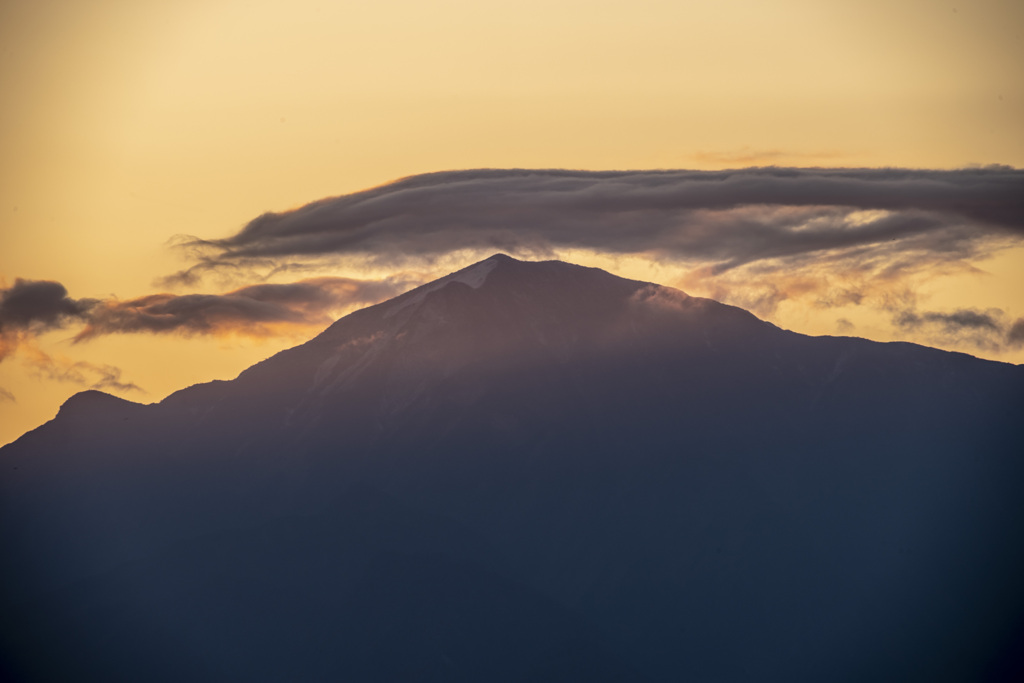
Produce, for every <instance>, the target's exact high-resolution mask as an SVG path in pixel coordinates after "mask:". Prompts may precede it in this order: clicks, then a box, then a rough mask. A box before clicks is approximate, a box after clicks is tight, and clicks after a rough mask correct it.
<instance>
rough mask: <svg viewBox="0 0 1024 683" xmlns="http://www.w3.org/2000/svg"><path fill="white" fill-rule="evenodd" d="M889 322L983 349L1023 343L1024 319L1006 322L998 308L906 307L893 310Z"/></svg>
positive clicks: (1003, 347)
mask: <svg viewBox="0 0 1024 683" xmlns="http://www.w3.org/2000/svg"><path fill="white" fill-rule="evenodd" d="M893 325H895V326H896V327H897V328H899V329H901V330H905V331H914V332H921V333H923V334H925V335H930V336H934V337H936V339H937V340H938V341H942V342H945V343H950V342H957V343H960V344H966V345H969V346H974V347H976V348H979V349H984V350H986V351H993V352H998V351H1001V350H1004V349H1005V348H1007V347H1009V348H1016V347H1020V346H1024V318H1017V319H1016V320H1015V321H1014V322H1012V323H1010V322H1008V321H1007V318H1006V314H1005V313H1004V312H1003V311H1002V310H1000V309H998V308H990V309H988V310H985V311H982V310H978V309H973V308H960V309H957V310H954V311H950V312H941V311H924V312H919V311H916V310H914V309H912V308H910V309H904V310H902V311H899V312H898V313H896V314H895V315H894V316H893Z"/></svg>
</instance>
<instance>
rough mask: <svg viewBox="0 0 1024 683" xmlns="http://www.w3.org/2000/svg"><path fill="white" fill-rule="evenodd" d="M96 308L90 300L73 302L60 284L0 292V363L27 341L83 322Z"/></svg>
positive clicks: (17, 285) (36, 283)
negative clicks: (70, 323)
mask: <svg viewBox="0 0 1024 683" xmlns="http://www.w3.org/2000/svg"><path fill="white" fill-rule="evenodd" d="M95 305H96V301H94V300H92V299H72V298H71V297H69V296H68V290H67V289H66V288H65V287H64V285H62V284H61V283H59V282H52V281H49V280H22V279H21V278H18V279H16V280H15V281H14V285H13V286H12V287H7V288H0V361H3V359H4V358H6V357H7V356H8V355H10V354H11V353H13V352H14V351H15V350H16V349H17V348H18V347H19V346H21V345H22V344H23V343H24V342H25V340H26V339H28V338H31V337H33V336H35V335H37V334H39V333H41V332H45V331H47V330H52V329H55V328H59V327H62V326H63V325H65V324H66V323H67V322H69V321H71V320H81V319H84V317H85V316H86V315H88V312H89V310H90V309H92V307H93V306H95Z"/></svg>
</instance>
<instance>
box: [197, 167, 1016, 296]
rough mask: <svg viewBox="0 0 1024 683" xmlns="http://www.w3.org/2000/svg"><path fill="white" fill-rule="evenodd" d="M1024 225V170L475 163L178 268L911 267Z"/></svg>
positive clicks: (307, 212)
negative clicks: (534, 260) (345, 263)
mask: <svg viewBox="0 0 1024 683" xmlns="http://www.w3.org/2000/svg"><path fill="white" fill-rule="evenodd" d="M1022 237H1024V171H1019V170H1016V169H1012V168H1003V167H997V168H976V169H963V170H957V171H932V170H906V169H792V168H751V169H743V170H734V171H629V172H585V171H556V170H547V171H530V170H504V171H503V170H473V171H452V172H443V173H433V174H427V175H420V176H414V177H411V178H406V179H403V180H400V181H397V182H394V183H391V184H389V185H385V186H383V187H378V188H374V189H371V190H367V191H363V192H357V193H353V194H349V195H344V196H341V197H335V198H331V199H324V200H321V201H317V202H313V203H311V204H308V205H306V206H303V207H301V208H298V209H295V210H292V211H287V212H282V213H266V214H263V215H262V216H259V217H258V218H256V219H254V220H253V221H251V222H250V223H249V224H248V225H246V226H245V227H244V228H243V229H242V230H240V231H239V232H238V233H236V234H234V235H231V236H229V237H227V238H224V239H214V240H202V239H192V240H190V241H187V242H185V246H186V247H187V248H188V249H190V250H192V253H201V256H199V257H198V258H199V260H198V262H197V263H196V265H195V266H194V267H193V268H192V269H189V270H187V271H183V273H181V274H179V277H185V278H187V277H195V276H196V275H197V274H201V273H202V272H204V271H209V270H217V269H230V268H239V267H244V266H245V265H246V264H247V263H252V262H263V263H264V264H266V263H275V264H282V263H289V262H295V261H302V260H303V259H308V258H315V257H321V256H324V255H350V256H359V257H363V258H370V259H374V260H376V261H377V262H383V263H397V262H401V261H403V260H405V259H408V258H410V257H426V258H433V257H436V256H438V255H443V254H445V253H448V252H450V251H453V250H457V249H471V250H478V251H481V252H490V251H495V250H501V251H509V252H512V253H520V254H544V253H552V252H553V251H557V250H559V249H591V250H595V251H599V252H602V253H613V254H649V255H657V256H662V257H665V258H671V259H677V260H681V261H685V262H689V263H707V264H710V265H711V266H712V267H713V268H714V272H716V273H719V272H724V271H725V270H728V269H730V268H736V267H739V266H741V265H744V264H749V263H755V262H760V261H765V260H771V259H785V258H788V259H800V258H820V257H822V256H824V257H832V258H834V257H836V256H838V255H856V256H858V257H859V258H862V259H867V258H875V259H882V260H884V261H886V262H887V263H888V264H889V265H891V266H892V267H895V268H899V267H901V264H900V257H904V259H905V260H906V261H908V262H913V261H914V260H916V259H918V258H921V257H922V255H925V254H926V255H927V258H929V259H935V258H943V259H955V258H966V257H971V256H976V255H978V254H979V253H983V252H985V251H986V250H988V249H991V248H993V247H994V245H995V244H996V243H1001V244H1004V245H1005V244H1006V243H1007V241H1017V240H1020V239H1021V238H1022Z"/></svg>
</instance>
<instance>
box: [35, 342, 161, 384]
mask: <svg viewBox="0 0 1024 683" xmlns="http://www.w3.org/2000/svg"><path fill="white" fill-rule="evenodd" d="M21 351H22V353H21V356H22V360H23V362H24V363H25V365H27V366H28V367H29V368H30V369H31V370H32V371H34V372H35V373H36V375H37V376H38V377H41V378H43V379H48V380H51V381H55V382H68V383H71V384H77V385H79V386H83V387H88V388H90V389H105V390H108V391H117V392H132V391H135V392H142V393H145V390H144V389H142V387H140V386H138V385H137V384H135V383H134V382H123V381H121V374H122V373H121V369H120V368H118V367H116V366H114V365H107V364H97V363H89V362H87V361H73V360H70V359H67V358H62V357H59V356H52V355H50V354H48V353H46V352H45V351H43V350H42V349H40V348H38V347H37V346H35V345H33V344H28V345H26V347H25V348H23V349H22V350H21Z"/></svg>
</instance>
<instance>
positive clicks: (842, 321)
mask: <svg viewBox="0 0 1024 683" xmlns="http://www.w3.org/2000/svg"><path fill="white" fill-rule="evenodd" d="M855 328H856V326H855V325H854V324H853V323H851V322H850V321H849V320H847V319H846V318H837V319H836V329H837V330H838V331H839V332H840V333H841V334H849V333H850V332H853V330H854V329H855Z"/></svg>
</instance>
